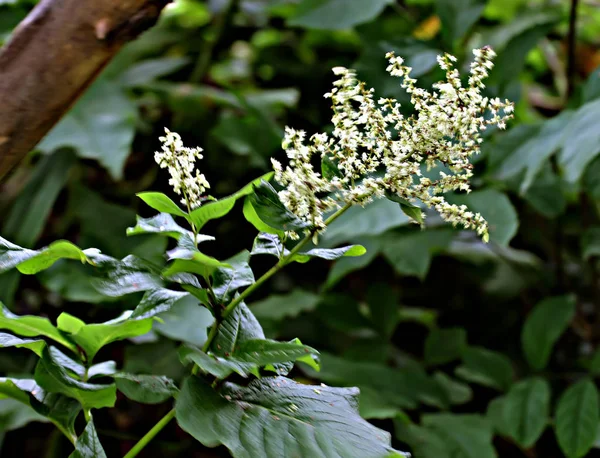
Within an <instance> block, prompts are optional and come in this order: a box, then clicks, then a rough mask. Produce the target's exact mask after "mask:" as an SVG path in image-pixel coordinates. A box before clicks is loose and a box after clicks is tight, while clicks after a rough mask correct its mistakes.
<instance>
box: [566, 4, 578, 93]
mask: <svg viewBox="0 0 600 458" xmlns="http://www.w3.org/2000/svg"><path fill="white" fill-rule="evenodd" d="M578 6H579V0H571V12H570V14H569V34H568V35H567V100H568V99H569V97H571V96H572V95H573V91H574V89H575V70H576V53H575V51H576V49H575V48H576V45H577V7H578Z"/></svg>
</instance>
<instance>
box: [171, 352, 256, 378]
mask: <svg viewBox="0 0 600 458" xmlns="http://www.w3.org/2000/svg"><path fill="white" fill-rule="evenodd" d="M179 357H180V359H181V361H182V362H183V363H189V362H193V363H194V364H196V365H197V366H198V367H199V368H200V370H201V371H202V372H204V373H206V374H210V375H213V376H215V377H216V378H217V379H219V380H223V379H225V378H227V377H229V376H230V375H231V374H233V373H236V374H238V375H240V376H242V377H248V375H249V374H254V375H255V376H257V377H258V376H259V375H260V374H259V372H258V366H257V365H256V364H254V363H252V362H248V361H240V360H238V359H237V358H232V357H221V356H217V355H214V354H212V353H205V352H203V351H201V350H198V349H195V348H190V347H182V348H181V349H180V350H179Z"/></svg>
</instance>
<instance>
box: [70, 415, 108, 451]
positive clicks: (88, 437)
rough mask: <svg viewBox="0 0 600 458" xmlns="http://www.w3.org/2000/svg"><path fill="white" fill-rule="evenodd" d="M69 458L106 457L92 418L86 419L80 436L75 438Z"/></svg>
mask: <svg viewBox="0 0 600 458" xmlns="http://www.w3.org/2000/svg"><path fill="white" fill-rule="evenodd" d="M69 458H106V453H105V452H104V449H103V448H102V444H100V439H98V434H97V433H96V428H95V427H94V420H93V419H92V418H90V421H88V423H87V425H86V426H85V429H84V430H83V433H82V434H81V436H79V437H78V438H77V442H75V451H73V453H71V454H70V455H69Z"/></svg>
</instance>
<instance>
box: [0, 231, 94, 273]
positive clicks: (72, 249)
mask: <svg viewBox="0 0 600 458" xmlns="http://www.w3.org/2000/svg"><path fill="white" fill-rule="evenodd" d="M62 258H68V259H78V260H80V261H81V262H90V259H89V258H88V257H87V256H86V252H84V251H81V250H80V249H79V248H78V247H76V246H75V245H73V244H72V243H71V242H67V241H64V240H61V241H58V242H54V243H52V244H50V245H49V246H47V247H46V248H42V249H41V250H29V249H27V248H21V247H20V246H17V245H15V244H13V243H10V242H9V241H8V240H5V239H3V238H1V237H0V273H2V272H5V271H7V270H10V269H12V268H14V267H16V268H17V269H18V270H19V272H21V273H23V274H25V275H33V274H36V273H38V272H40V271H42V270H44V269H47V268H49V267H50V266H52V264H54V263H55V262H56V261H58V260H59V259H62Z"/></svg>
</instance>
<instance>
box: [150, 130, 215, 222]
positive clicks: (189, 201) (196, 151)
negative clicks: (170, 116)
mask: <svg viewBox="0 0 600 458" xmlns="http://www.w3.org/2000/svg"><path fill="white" fill-rule="evenodd" d="M165 133H166V136H164V137H159V140H160V141H161V142H162V151H157V152H155V153H154V160H155V161H156V163H157V164H158V165H159V166H160V168H161V169H164V168H166V169H168V170H169V174H170V175H171V178H170V180H169V184H170V185H171V186H172V187H173V190H174V191H175V193H176V194H179V195H180V196H183V198H182V199H181V203H182V204H184V205H186V206H188V207H189V210H192V209H194V208H196V207H199V206H200V205H201V204H202V200H203V199H202V194H204V192H205V191H206V190H207V189H209V188H210V184H209V183H208V181H206V178H205V177H204V175H203V174H201V173H200V171H199V170H195V164H196V159H202V157H203V156H202V154H200V153H201V152H202V148H188V147H186V146H183V142H182V141H181V137H180V136H179V134H177V133H176V132H171V131H170V130H169V129H167V128H165ZM194 171H195V173H194Z"/></svg>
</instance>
